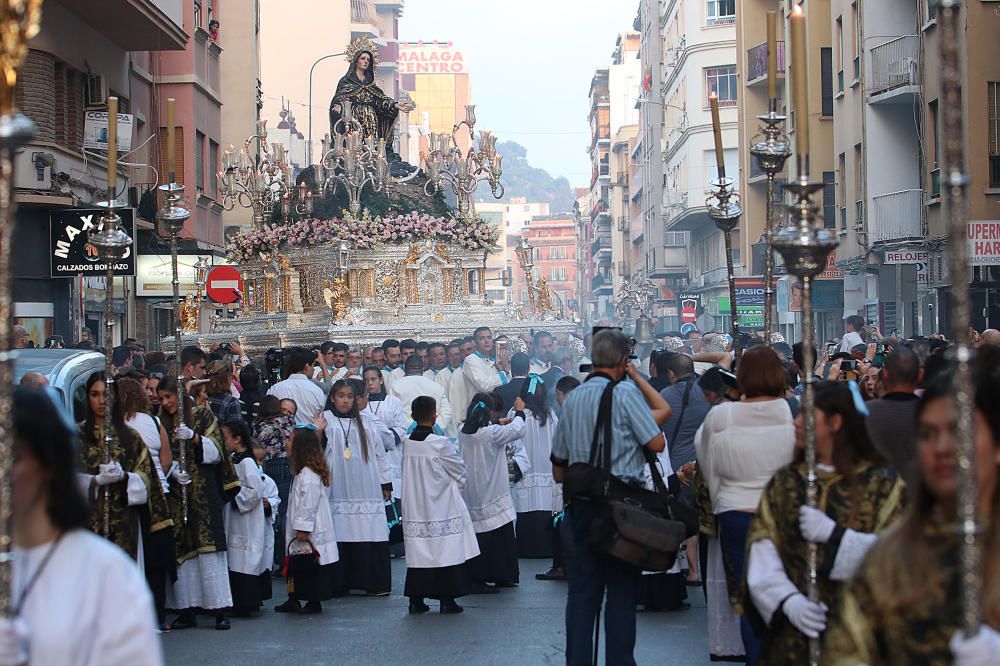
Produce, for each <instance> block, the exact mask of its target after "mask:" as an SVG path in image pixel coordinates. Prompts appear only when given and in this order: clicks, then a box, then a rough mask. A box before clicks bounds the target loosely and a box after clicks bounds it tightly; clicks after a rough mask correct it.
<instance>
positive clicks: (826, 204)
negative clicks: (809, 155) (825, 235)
mask: <svg viewBox="0 0 1000 666" xmlns="http://www.w3.org/2000/svg"><path fill="white" fill-rule="evenodd" d="M823 226H824V227H826V228H828V229H833V228H834V227H836V226H837V172H836V171H824V172H823Z"/></svg>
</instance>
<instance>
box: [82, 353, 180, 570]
mask: <svg viewBox="0 0 1000 666" xmlns="http://www.w3.org/2000/svg"><path fill="white" fill-rule="evenodd" d="M85 387H86V391H87V416H86V419H84V421H83V422H82V423H80V424H79V428H80V457H79V462H80V471H81V472H83V473H84V474H87V475H89V476H90V484H89V489H88V491H87V494H88V497H89V498H90V500H91V507H92V513H91V518H90V529H91V530H92V531H93V532H95V533H97V534H100V535H102V536H107V538H108V540H109V541H111V542H113V543H115V544H117V545H118V546H120V547H121V548H122V550H124V551H125V552H126V553H128V554H129V556H130V557H132V558H133V559H136V558H138V557H139V542H140V539H141V537H142V522H141V521H140V514H141V513H143V512H145V511H146V510H147V509H148V511H149V516H150V523H152V524H156V525H158V526H159V525H167V526H169V524H170V513H169V509H168V508H167V502H166V498H165V497H164V495H163V489H162V487H161V486H160V484H159V478H158V477H157V474H156V470H155V468H154V467H153V462H152V459H151V458H150V457H149V450H148V449H147V448H146V446H145V445H144V444H143V443H142V439H141V438H140V437H139V434H138V433H137V432H135V431H134V430H132V429H131V428H129V427H127V426H126V425H125V421H124V419H123V417H122V414H121V409H120V408H119V405H118V401H116V402H115V406H114V408H113V409H112V417H111V420H110V423H109V425H110V427H111V430H110V432H111V442H110V445H109V446H110V456H111V457H110V461H109V460H108V451H106V450H105V442H104V423H105V419H106V418H107V416H106V414H107V410H106V408H105V403H104V373H103V372H95V373H94V374H93V375H91V376H90V378H89V379H87V383H86V385H85ZM105 502H108V527H109V532H108V534H107V535H104V512H105V508H104V504H105ZM150 523H147V526H148V524H150Z"/></svg>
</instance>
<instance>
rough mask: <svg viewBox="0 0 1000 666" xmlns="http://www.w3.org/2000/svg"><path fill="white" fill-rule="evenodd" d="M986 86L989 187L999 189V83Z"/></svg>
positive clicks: (990, 83) (990, 82) (992, 82)
mask: <svg viewBox="0 0 1000 666" xmlns="http://www.w3.org/2000/svg"><path fill="white" fill-rule="evenodd" d="M986 86H987V90H986V114H987V119H988V120H987V122H988V124H987V128H988V131H989V143H990V187H1000V81H989V82H987V84H986Z"/></svg>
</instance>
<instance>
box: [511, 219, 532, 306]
mask: <svg viewBox="0 0 1000 666" xmlns="http://www.w3.org/2000/svg"><path fill="white" fill-rule="evenodd" d="M534 249H535V248H533V247H532V246H531V243H529V242H528V239H527V238H525V237H524V236H521V240H520V241H519V242H518V244H517V247H516V248H514V254H516V255H517V260H518V262H519V263H520V264H521V270H522V271H524V280H525V282H527V283H528V301H529V302H530V303H531V311H532V312H534V311H535V292H534V286H535V276H534V275H533V274H532V269H534V267H535V260H534V257H532V256H531V255H532V252H534Z"/></svg>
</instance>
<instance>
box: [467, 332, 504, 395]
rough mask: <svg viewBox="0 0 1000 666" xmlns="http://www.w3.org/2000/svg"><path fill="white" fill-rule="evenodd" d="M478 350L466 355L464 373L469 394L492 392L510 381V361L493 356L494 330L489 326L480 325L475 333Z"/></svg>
mask: <svg viewBox="0 0 1000 666" xmlns="http://www.w3.org/2000/svg"><path fill="white" fill-rule="evenodd" d="M473 338H474V340H475V345H476V350H475V351H474V352H473V353H472V354H470V355H469V356H467V357H465V361H464V362H463V363H462V375H463V376H464V377H465V385H466V387H467V389H468V393H469V395H475V394H476V393H492V392H493V389H495V388H496V387H498V386H500V385H502V384H506V383H507V382H508V381H509V374H510V362H509V361H506V360H501V361H499V362H498V361H497V359H496V358H495V357H494V356H493V353H494V345H493V332H492V331H491V330H490V329H489V327H487V326H480V327H479V328H477V329H476V331H475V333H474V334H473Z"/></svg>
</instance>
